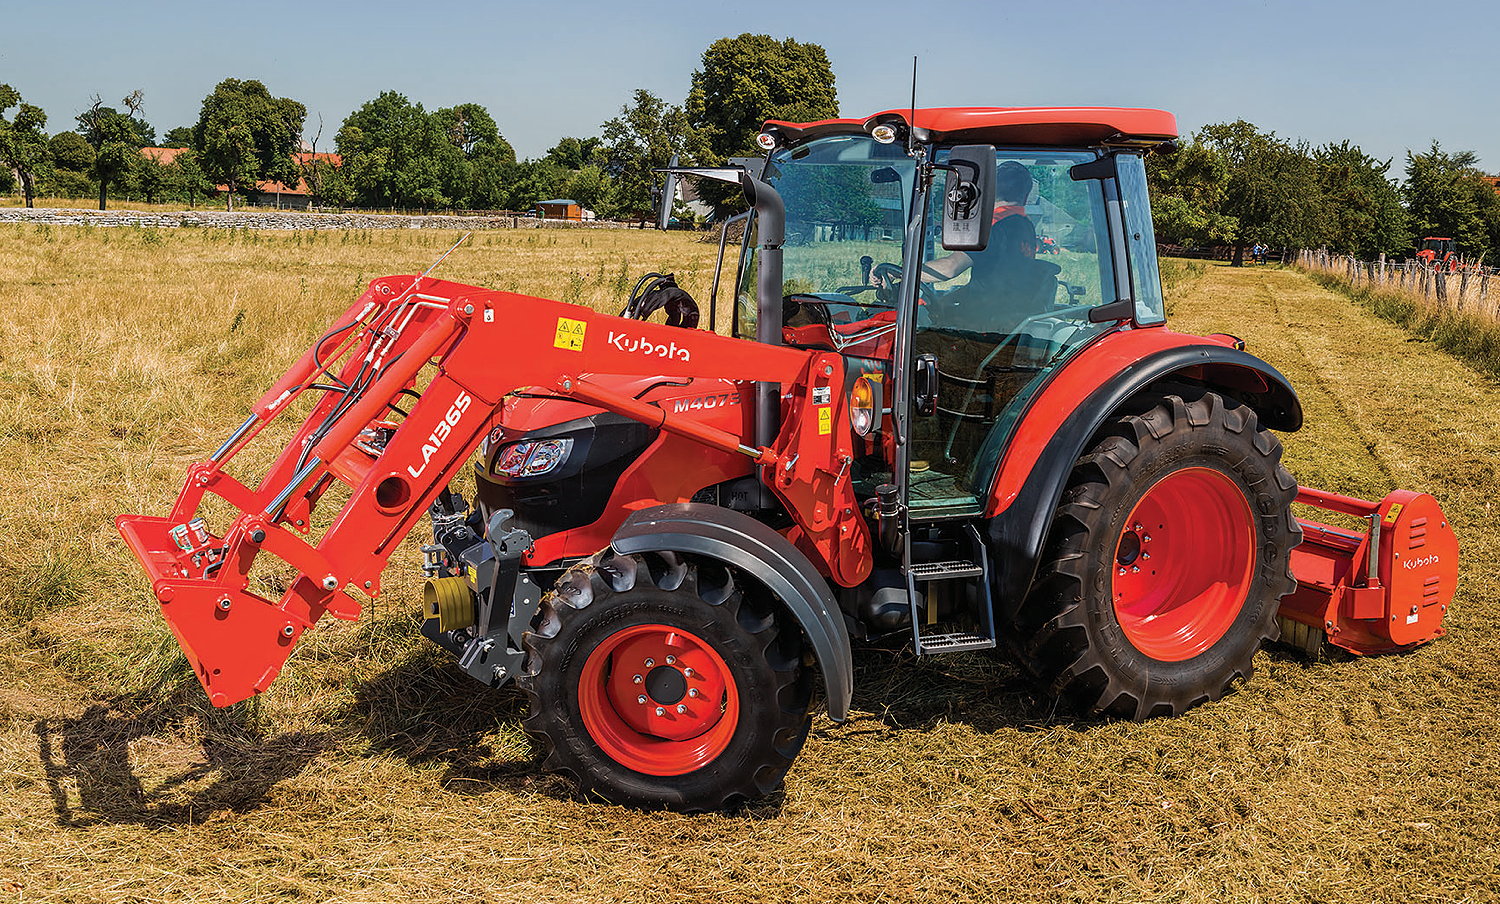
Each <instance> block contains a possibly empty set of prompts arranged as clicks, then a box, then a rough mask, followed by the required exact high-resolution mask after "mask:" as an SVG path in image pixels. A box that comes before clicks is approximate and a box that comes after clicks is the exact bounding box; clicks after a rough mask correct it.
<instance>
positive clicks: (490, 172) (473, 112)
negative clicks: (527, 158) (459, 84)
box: [432, 104, 516, 209]
mask: <svg viewBox="0 0 1500 904" xmlns="http://www.w3.org/2000/svg"><path fill="white" fill-rule="evenodd" d="M432 117H433V119H434V120H435V121H436V123H437V126H438V128H439V129H441V130H442V133H443V134H444V135H445V136H447V138H448V143H449V144H451V145H453V147H455V148H456V149H458V151H459V153H460V154H462V158H461V159H454V158H453V157H452V156H451V155H447V154H445V155H443V157H442V161H443V163H444V164H445V165H446V167H447V171H446V172H445V173H444V177H443V178H444V184H445V186H446V188H447V192H448V195H449V197H450V198H451V199H452V201H453V203H455V204H458V205H461V206H464V207H470V208H484V209H493V208H495V207H498V206H499V205H500V204H501V203H502V201H503V196H504V182H503V175H502V174H503V173H504V170H505V167H506V166H508V165H509V164H512V163H515V162H516V152H515V149H514V148H512V147H511V146H510V142H508V141H506V140H505V139H504V138H503V137H502V136H501V135H500V129H499V127H498V126H496V125H495V120H494V118H493V117H491V116H490V114H489V111H488V110H486V109H485V108H484V107H483V106H481V105H479V104H459V105H458V106H456V107H445V108H443V109H440V110H437V111H435V112H434V113H433V114H432Z"/></svg>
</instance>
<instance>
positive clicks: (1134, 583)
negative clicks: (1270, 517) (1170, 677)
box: [1111, 467, 1255, 662]
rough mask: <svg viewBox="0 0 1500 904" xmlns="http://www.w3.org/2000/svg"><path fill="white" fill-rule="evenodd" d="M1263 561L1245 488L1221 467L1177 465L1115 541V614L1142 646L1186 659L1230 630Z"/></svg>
mask: <svg viewBox="0 0 1500 904" xmlns="http://www.w3.org/2000/svg"><path fill="white" fill-rule="evenodd" d="M1254 566H1255V517H1254V515H1253V513H1252V512H1251V510H1250V505H1249V503H1248V502H1247V501H1246V499H1245V494H1244V491H1243V490H1241V489H1240V487H1239V485H1238V484H1237V483H1235V482H1234V481H1233V480H1232V479H1230V477H1229V476H1228V475H1226V474H1224V473H1222V472H1220V471H1217V470H1214V469H1213V468H1206V467H1195V468H1183V469H1181V470H1178V471H1173V472H1172V473H1170V474H1168V475H1167V476H1166V477H1163V478H1162V479H1161V480H1158V481H1157V482H1156V483H1155V484H1153V485H1152V486H1151V487H1150V488H1149V489H1148V490H1146V492H1145V494H1144V495H1143V496H1141V498H1140V500H1139V501H1137V502H1136V504H1135V508H1134V509H1133V510H1132V511H1131V513H1130V517H1129V518H1127V519H1126V522H1125V527H1124V528H1123V529H1122V530H1121V532H1120V539H1119V542H1118V544H1117V545H1116V547H1115V564H1114V568H1113V572H1114V573H1113V576H1112V579H1111V580H1112V593H1113V597H1114V610H1115V618H1116V620H1117V621H1118V622H1119V625H1120V628H1121V629H1122V630H1123V631H1124V632H1125V636H1126V638H1127V639H1128V640H1129V641H1130V643H1131V644H1132V645H1133V646H1134V647H1135V648H1136V649H1137V650H1139V651H1140V652H1142V653H1144V654H1146V655H1147V656H1150V657H1151V658H1153V659H1157V660H1160V661H1162V662H1180V661H1182V660H1186V659H1191V658H1193V657H1194V656H1197V655H1198V654H1200V653H1202V652H1204V651H1205V650H1207V649H1208V648H1209V647H1211V646H1213V645H1214V644H1215V643H1217V642H1218V641H1219V639H1220V638H1222V637H1223V636H1224V635H1225V633H1227V632H1228V631H1229V628H1230V626H1231V625H1233V624H1234V621H1235V619H1236V618H1237V617H1238V616H1239V614H1240V611H1241V610H1242V609H1243V608H1244V605H1245V600H1246V597H1247V596H1248V594H1249V591H1250V584H1251V580H1252V578H1253V575H1254Z"/></svg>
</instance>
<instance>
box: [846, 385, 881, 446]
mask: <svg viewBox="0 0 1500 904" xmlns="http://www.w3.org/2000/svg"><path fill="white" fill-rule="evenodd" d="M880 408H881V405H880V386H879V385H878V384H877V383H876V382H875V381H874V380H872V379H870V375H869V374H865V375H864V376H862V377H860V378H859V379H858V380H855V381H854V388H853V389H852V390H851V391H850V392H849V424H850V426H852V427H853V428H854V432H855V433H857V434H859V435H860V436H869V435H870V431H871V430H874V429H875V425H876V424H877V423H879V422H880Z"/></svg>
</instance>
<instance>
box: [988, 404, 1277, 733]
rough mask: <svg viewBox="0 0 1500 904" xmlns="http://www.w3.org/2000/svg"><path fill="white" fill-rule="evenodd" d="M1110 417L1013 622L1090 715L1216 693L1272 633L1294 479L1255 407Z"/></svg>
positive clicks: (1021, 641) (1148, 410) (1165, 707)
mask: <svg viewBox="0 0 1500 904" xmlns="http://www.w3.org/2000/svg"><path fill="white" fill-rule="evenodd" d="M1142 407H1143V408H1144V410H1143V411H1142V412H1141V413H1139V414H1130V415H1125V416H1122V417H1119V418H1117V419H1115V420H1114V421H1113V422H1111V423H1110V424H1109V425H1108V426H1107V427H1106V428H1105V430H1104V431H1103V435H1102V436H1101V437H1100V438H1099V439H1098V441H1097V442H1096V443H1095V445H1094V446H1093V448H1092V449H1090V450H1089V451H1088V452H1087V453H1086V454H1085V455H1084V456H1083V457H1081V458H1080V459H1079V460H1078V462H1077V464H1076V465H1075V466H1074V469H1073V473H1072V476H1071V478H1070V481H1069V484H1068V487H1067V489H1066V490H1065V491H1064V493H1063V498H1062V501H1061V503H1060V505H1059V507H1058V509H1057V512H1056V516H1055V518H1054V521H1053V528H1052V532H1051V535H1050V537H1049V540H1048V547H1047V554H1046V558H1045V560H1044V562H1043V564H1042V568H1041V571H1040V573H1039V574H1038V577H1037V582H1036V584H1035V586H1034V587H1033V590H1032V592H1031V593H1030V594H1029V595H1028V597H1027V599H1026V601H1025V603H1024V604H1023V605H1022V607H1021V610H1020V612H1019V613H1018V615H1017V617H1016V620H1015V624H1013V625H1012V628H1013V629H1014V631H1015V638H1016V641H1017V648H1018V651H1019V652H1020V654H1021V657H1022V660H1023V662H1024V663H1025V664H1026V665H1028V666H1029V667H1030V668H1031V669H1032V671H1033V672H1035V673H1036V674H1038V675H1039V676H1040V677H1042V678H1043V679H1044V680H1046V681H1048V682H1049V683H1050V685H1051V688H1052V690H1053V691H1054V692H1056V693H1057V694H1059V695H1061V696H1064V697H1067V698H1070V699H1071V700H1073V701H1074V702H1075V703H1076V704H1077V705H1079V706H1080V707H1081V708H1082V709H1084V710H1085V711H1087V712H1090V713H1101V714H1110V715H1117V716H1123V717H1126V718H1134V719H1145V718H1148V717H1152V716H1158V715H1176V714H1179V713H1181V712H1183V711H1185V710H1187V709H1189V708H1191V707H1193V706H1196V705H1198V704H1200V703H1204V702H1207V701H1209V700H1217V699H1218V698H1219V697H1221V696H1222V695H1223V694H1224V693H1225V692H1226V691H1227V690H1228V689H1229V687H1230V686H1231V685H1232V684H1233V683H1234V682H1235V681H1236V680H1243V679H1248V678H1249V677H1250V674H1251V660H1252V659H1253V657H1254V656H1255V653H1256V651H1257V650H1259V649H1260V647H1261V646H1262V644H1263V643H1265V642H1266V641H1270V640H1275V639H1276V637H1277V634H1278V631H1277V623H1276V613H1277V609H1278V607H1279V601H1280V599H1281V597H1282V596H1284V595H1285V594H1287V593H1290V592H1291V591H1292V590H1293V589H1295V587H1296V583H1295V580H1294V579H1293V577H1292V574H1291V570H1290V560H1291V551H1292V548H1293V547H1295V546H1296V545H1297V543H1299V542H1300V541H1301V536H1302V535H1301V529H1300V527H1299V526H1298V524H1297V521H1296V519H1295V518H1294V517H1293V515H1292V513H1291V504H1292V501H1293V499H1294V498H1295V497H1296V494H1297V483H1296V481H1295V480H1293V479H1292V476H1291V475H1290V474H1288V473H1287V471H1286V469H1285V468H1283V467H1282V466H1281V443H1280V441H1278V440H1277V439H1276V437H1275V436H1274V435H1273V434H1271V433H1270V432H1269V431H1267V430H1265V429H1264V428H1262V427H1261V426H1260V425H1259V422H1258V421H1257V419H1256V416H1255V413H1254V412H1253V411H1252V410H1251V409H1249V408H1247V407H1245V406H1244V405H1241V404H1239V403H1238V402H1235V401H1233V400H1229V399H1225V398H1223V397H1222V396H1219V395H1217V394H1215V393H1212V392H1204V393H1201V394H1187V393H1184V394H1180V395H1163V396H1161V397H1158V398H1157V399H1155V400H1152V401H1150V402H1148V403H1147V404H1146V405H1144V406H1142Z"/></svg>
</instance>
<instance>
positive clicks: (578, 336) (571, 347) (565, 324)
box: [552, 317, 588, 352]
mask: <svg viewBox="0 0 1500 904" xmlns="http://www.w3.org/2000/svg"><path fill="white" fill-rule="evenodd" d="M587 328H588V324H587V323H585V322H583V321H582V320H569V319H568V318H566V317H559V318H557V335H556V336H555V337H553V339H552V344H553V345H554V346H556V347H557V348H565V349H567V350H568V351H572V352H581V351H583V331H584V330H585V329H587Z"/></svg>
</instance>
